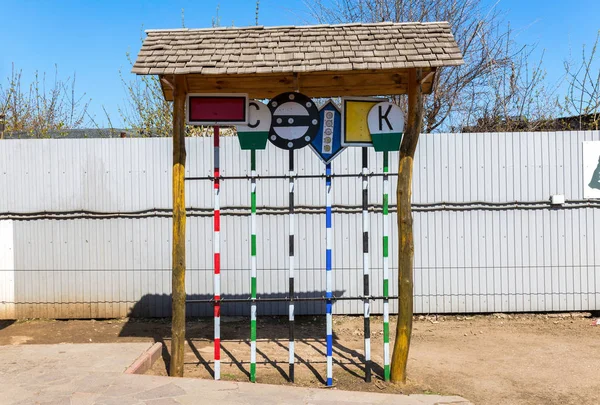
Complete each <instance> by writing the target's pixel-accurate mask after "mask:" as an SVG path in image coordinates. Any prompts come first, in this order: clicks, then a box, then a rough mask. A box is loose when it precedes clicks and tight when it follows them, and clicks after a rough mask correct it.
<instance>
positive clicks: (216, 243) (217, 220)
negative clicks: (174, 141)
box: [213, 127, 221, 380]
mask: <svg viewBox="0 0 600 405" xmlns="http://www.w3.org/2000/svg"><path fill="white" fill-rule="evenodd" d="M213 138H214V161H215V164H214V166H215V168H214V190H215V201H214V203H215V208H214V216H213V218H214V235H213V239H214V240H213V247H214V329H215V330H214V332H215V343H214V344H215V356H214V357H215V369H214V372H215V380H220V379H221V247H220V231H221V209H220V204H219V127H214V136H213Z"/></svg>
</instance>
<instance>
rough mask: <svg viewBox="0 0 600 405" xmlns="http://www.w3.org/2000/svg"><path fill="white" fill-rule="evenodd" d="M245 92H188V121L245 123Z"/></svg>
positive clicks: (216, 123)
mask: <svg viewBox="0 0 600 405" xmlns="http://www.w3.org/2000/svg"><path fill="white" fill-rule="evenodd" d="M247 105H248V96H247V95H246V94H190V95H189V96H188V123H190V124H201V125H236V124H245V123H247V119H248V117H247V116H248V111H247Z"/></svg>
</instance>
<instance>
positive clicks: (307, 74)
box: [132, 22, 464, 381]
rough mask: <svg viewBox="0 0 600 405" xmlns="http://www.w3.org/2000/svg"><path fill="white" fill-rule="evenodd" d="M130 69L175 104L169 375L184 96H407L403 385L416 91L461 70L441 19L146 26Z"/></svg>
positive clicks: (181, 213)
mask: <svg viewBox="0 0 600 405" xmlns="http://www.w3.org/2000/svg"><path fill="white" fill-rule="evenodd" d="M146 33H147V36H146V38H145V39H144V43H143V45H142V49H141V50H140V52H139V54H138V57H137V60H136V62H135V64H134V66H133V69H132V72H133V73H136V74H139V75H158V76H159V77H160V82H161V85H162V89H163V94H164V97H165V99H167V100H172V101H173V274H172V278H173V291H172V293H173V323H172V325H173V326H172V332H173V338H172V350H171V366H170V374H171V375H174V376H182V375H183V354H184V352H183V349H184V341H185V298H186V294H185V267H186V264H185V221H186V212H185V185H184V182H185V176H184V174H185V160H186V152H185V143H184V137H185V102H186V96H187V94H188V93H248V95H249V97H250V98H257V99H263V98H271V97H273V96H276V95H278V94H280V93H284V92H288V91H300V92H302V93H304V94H306V95H307V96H309V97H336V96H377V95H398V94H408V117H407V120H406V128H405V131H404V137H403V140H402V144H401V147H400V161H399V169H398V188H397V195H398V198H397V204H398V227H399V235H400V237H399V251H398V254H399V255H400V258H399V261H398V263H399V266H398V267H399V270H398V271H399V277H398V280H399V312H400V314H401V316H399V318H398V325H397V337H396V342H395V346H394V354H393V360H392V381H404V380H405V378H406V361H407V359H408V348H409V344H410V335H411V330H412V312H413V309H412V308H413V307H412V299H413V296H412V294H413V281H412V279H413V273H412V272H413V251H414V246H413V236H412V212H411V206H410V201H411V182H412V167H413V157H414V153H415V149H416V147H417V142H418V138H419V133H420V131H421V124H422V115H423V101H422V95H423V94H428V93H430V92H431V91H432V88H433V83H434V80H435V74H436V72H437V70H438V69H439V68H442V67H445V66H457V65H461V64H463V63H464V62H463V59H462V55H461V52H460V50H459V49H458V46H457V44H456V41H455V40H454V37H453V35H452V32H451V29H450V26H449V24H448V23H446V22H431V23H375V24H341V25H315V26H298V27H295V26H285V27H260V26H259V27H248V28H210V29H173V30H149V31H146Z"/></svg>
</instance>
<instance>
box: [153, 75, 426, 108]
mask: <svg viewBox="0 0 600 405" xmlns="http://www.w3.org/2000/svg"><path fill="white" fill-rule="evenodd" d="M432 71H433V70H431V69H427V70H425V71H424V73H425V74H427V73H429V72H432ZM185 77H186V81H187V84H188V91H189V92H191V93H240V92H243V93H248V95H249V96H250V97H251V98H257V99H261V98H272V97H274V96H276V95H278V94H280V93H283V92H286V91H291V90H295V89H296V87H298V89H299V91H300V92H302V93H304V94H306V95H308V96H309V97H339V96H377V95H390V94H406V93H407V92H408V86H407V81H408V70H407V69H388V70H380V71H376V70H372V71H369V70H364V71H363V70H361V71H341V72H311V73H304V74H303V73H298V74H297V79H296V78H295V77H294V74H292V73H279V74H277V73H265V74H254V75H248V74H240V75H199V74H190V75H186V76H185ZM432 81H433V75H431V76H429V77H428V78H427V80H426V81H425V82H424V83H423V92H424V93H426V94H427V93H428V92H429V91H431V83H432ZM161 83H162V87H163V92H164V95H165V98H166V99H167V100H172V99H173V92H172V89H171V88H170V87H169V85H168V83H166V82H165V81H161Z"/></svg>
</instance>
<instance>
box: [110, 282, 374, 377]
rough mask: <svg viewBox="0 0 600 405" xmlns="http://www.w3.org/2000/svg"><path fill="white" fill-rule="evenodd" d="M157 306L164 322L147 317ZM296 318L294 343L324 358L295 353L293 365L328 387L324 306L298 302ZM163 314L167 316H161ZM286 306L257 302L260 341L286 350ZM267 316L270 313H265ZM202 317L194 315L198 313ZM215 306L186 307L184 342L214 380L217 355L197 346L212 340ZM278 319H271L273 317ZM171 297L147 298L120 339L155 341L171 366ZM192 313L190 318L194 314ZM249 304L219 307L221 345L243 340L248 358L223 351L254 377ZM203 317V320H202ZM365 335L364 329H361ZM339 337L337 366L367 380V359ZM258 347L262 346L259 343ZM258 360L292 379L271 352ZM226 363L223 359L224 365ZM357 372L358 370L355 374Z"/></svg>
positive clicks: (261, 353)
mask: <svg viewBox="0 0 600 405" xmlns="http://www.w3.org/2000/svg"><path fill="white" fill-rule="evenodd" d="M343 293H344V291H335V292H334V295H335V296H343ZM297 296H299V297H315V296H317V297H319V296H324V292H311V293H304V294H298V295H297ZM262 297H264V298H267V297H268V298H284V297H285V294H270V295H263V296H262ZM211 298H212V296H208V295H188V297H187V300H209V299H211ZM224 298H230V299H232V298H233V299H245V298H247V296H246V295H243V296H242V295H235V296H232V295H228V296H224ZM194 307H201V309H200V310H194ZM156 308H160V313H161V314H163V313H164V316H165V317H164V318H155V319H148V318H144V316H147V314H149V313H157V311H156ZM295 309H296V314H300V315H298V316H296V317H295V325H294V340H295V342H296V345H298V344H303V345H306V346H307V347H309V348H311V350H312V351H314V353H316V354H318V355H320V356H322V361H321V360H319V361H315V360H314V359H313V360H309V359H308V358H305V357H304V356H302V355H300V354H299V353H298V350H297V351H296V353H295V362H296V363H297V364H301V365H304V366H306V368H307V369H308V370H310V371H311V372H312V374H313V375H314V377H315V378H316V379H317V380H319V381H320V382H321V383H323V384H325V379H324V376H322V375H321V373H320V372H319V371H317V369H316V368H315V364H319V363H325V362H326V353H327V347H326V343H325V334H326V333H325V330H326V325H325V316H324V315H325V303H324V302H318V301H317V302H302V301H301V302H297V303H296V305H295ZM162 311H165V312H162ZM287 311H288V303H287V302H281V303H273V302H268V303H266V302H259V303H258V317H257V330H258V339H260V340H267V341H269V342H271V343H274V344H275V345H277V346H279V348H281V349H282V350H285V351H287V349H288V344H287V342H288V339H289V321H288V317H287V315H284V316H282V314H287ZM264 312H266V313H267V314H264ZM198 313H199V314H201V315H195V314H198ZM212 313H213V305H212V303H201V304H194V303H188V304H187V305H186V314H187V315H188V316H187V320H186V341H187V343H188V346H189V348H190V349H191V351H192V352H193V353H194V356H195V357H196V360H197V364H198V365H201V366H202V367H204V368H205V369H206V371H207V372H208V373H209V374H210V375H211V376H213V375H214V371H213V368H212V361H213V355H212V353H209V354H206V353H202V351H201V350H200V349H199V347H198V343H200V342H202V344H203V346H206V342H207V341H208V342H212V341H213V333H214V332H213V331H214V324H213V317H212ZM273 313H275V314H277V315H271V314H273ZM170 314H171V297H170V296H169V295H146V296H144V297H143V298H142V299H141V300H140V301H139V302H138V303H137V304H136V305H135V306H134V307H133V309H132V310H131V312H130V318H129V320H128V322H127V323H126V324H125V325H124V326H123V328H122V330H121V332H120V334H119V336H122V337H151V338H153V339H154V341H155V342H160V343H161V344H162V346H163V348H162V357H163V360H164V363H165V365H166V367H167V370H166V371H167V372H168V368H169V364H170V354H169V349H170V347H169V345H170V338H171V323H170V318H168V317H167V316H170ZM190 314H192V315H191V316H190ZM249 314H250V303H249V302H243V303H224V304H223V305H222V308H221V316H222V318H221V338H222V341H223V343H225V342H227V341H239V342H242V343H243V344H244V345H246V346H247V348H248V352H247V353H246V355H245V356H244V360H242V359H238V358H237V357H236V355H235V353H233V352H232V351H231V350H228V349H227V347H226V345H222V346H221V350H222V353H223V354H224V355H226V356H227V357H229V358H230V359H231V363H232V364H233V365H235V366H236V367H237V368H238V369H239V370H240V372H242V373H243V374H245V375H246V376H247V377H248V378H249V377H250V364H249V362H248V361H247V358H248V353H249V352H250V321H249V316H248V315H249ZM202 315H204V316H202ZM360 332H361V333H362V331H360ZM336 339H337V336H336V335H335V333H334V336H333V340H334V344H333V356H334V358H335V359H336V365H338V366H340V367H341V368H342V369H344V370H345V371H346V372H348V373H349V374H351V375H353V376H355V377H357V378H362V377H363V376H364V355H363V354H362V353H359V352H358V351H356V350H354V349H352V348H349V347H346V346H344V345H342V344H340V343H339V342H337V341H336ZM259 346H260V345H259ZM257 357H258V358H260V359H262V360H261V361H262V363H263V364H266V365H268V366H270V367H272V368H273V369H274V370H276V371H277V372H278V373H279V374H280V375H281V376H282V377H283V378H285V379H289V376H288V361H287V360H285V361H281V360H276V359H274V358H272V357H271V356H270V355H269V354H268V353H265V351H263V350H261V349H260V347H259V348H257ZM222 363H223V361H222ZM372 367H373V368H372V371H373V374H374V376H380V377H382V376H383V369H382V368H381V367H380V366H379V365H377V364H373V366H372ZM357 371H358V372H357ZM359 372H360V374H362V375H360V374H359Z"/></svg>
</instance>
